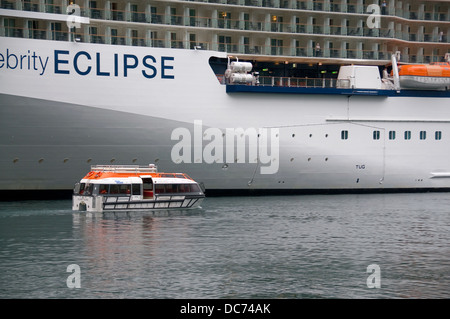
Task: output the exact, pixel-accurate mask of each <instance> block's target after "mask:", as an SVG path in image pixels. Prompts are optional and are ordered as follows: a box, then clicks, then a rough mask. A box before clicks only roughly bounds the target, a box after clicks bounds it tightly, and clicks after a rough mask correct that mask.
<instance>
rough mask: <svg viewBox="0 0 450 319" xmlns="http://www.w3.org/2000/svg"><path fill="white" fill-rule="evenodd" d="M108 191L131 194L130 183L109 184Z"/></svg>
mask: <svg viewBox="0 0 450 319" xmlns="http://www.w3.org/2000/svg"><path fill="white" fill-rule="evenodd" d="M109 193H110V194H112V195H130V194H131V185H130V184H113V185H110V187H109Z"/></svg>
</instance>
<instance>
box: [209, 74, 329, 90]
mask: <svg viewBox="0 0 450 319" xmlns="http://www.w3.org/2000/svg"><path fill="white" fill-rule="evenodd" d="M217 79H218V80H219V82H220V83H221V84H231V85H233V83H229V82H228V81H227V79H226V78H225V76H223V75H221V74H218V75H217ZM336 81H337V79H335V78H307V77H305V78H296V77H281V76H258V77H257V81H255V82H254V83H251V84H249V85H258V86H274V87H301V88H335V87H336ZM235 84H242V83H235Z"/></svg>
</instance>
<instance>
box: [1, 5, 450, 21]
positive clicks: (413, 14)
mask: <svg viewBox="0 0 450 319" xmlns="http://www.w3.org/2000/svg"><path fill="white" fill-rule="evenodd" d="M0 1H1V2H0V3H1V7H2V8H5V9H17V10H26V11H40V12H48V13H62V12H65V11H66V7H67V4H68V0H58V1H57V0H0ZM176 2H178V3H179V4H180V2H181V5H183V4H182V2H189V3H191V4H192V3H193V4H192V5H194V6H199V5H204V4H205V3H213V4H219V5H223V9H225V8H229V7H230V5H235V6H236V5H237V6H248V7H257V8H266V9H267V8H270V9H275V10H276V9H294V10H311V11H325V12H333V13H354V14H368V13H372V12H373V11H372V10H369V9H368V6H369V5H370V4H373V3H378V4H379V5H380V13H382V14H383V15H389V16H396V17H400V18H404V19H411V20H428V21H449V20H450V6H449V5H448V4H445V3H442V2H441V3H439V2H437V3H435V4H434V5H433V4H432V3H431V4H430V2H428V3H426V2H425V1H421V2H423V3H418V2H417V1H396V0H387V1H386V5H385V6H384V5H382V2H383V1H382V0H374V1H365V0H303V1H297V0H187V1H181V0H180V1H173V2H172V3H171V5H174V6H176V5H177V3H176ZM369 2H370V3H369ZM75 3H77V4H78V5H79V6H80V7H82V8H84V10H89V9H93V10H99V9H100V8H105V10H108V7H109V8H110V9H112V10H118V11H123V12H126V11H127V10H129V11H132V9H131V7H132V6H135V7H136V11H142V12H143V11H145V10H146V7H147V6H153V4H155V5H156V6H157V5H161V3H163V2H159V1H153V3H152V4H151V5H147V4H136V5H135V4H132V3H131V2H122V3H116V2H114V1H109V0H98V1H91V0H83V1H75ZM163 4H164V3H163ZM165 4H167V2H166V3H165ZM144 6H145V8H144ZM119 7H122V9H119ZM99 11H101V9H100V10H99ZM237 11H242V8H238V9H237Z"/></svg>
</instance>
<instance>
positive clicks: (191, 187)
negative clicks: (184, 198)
mask: <svg viewBox="0 0 450 319" xmlns="http://www.w3.org/2000/svg"><path fill="white" fill-rule="evenodd" d="M195 192H200V188H199V187H198V185H197V184H156V185H155V193H156V194H161V193H195Z"/></svg>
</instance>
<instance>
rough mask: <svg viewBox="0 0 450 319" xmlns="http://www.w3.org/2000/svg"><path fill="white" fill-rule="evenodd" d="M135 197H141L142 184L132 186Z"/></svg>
mask: <svg viewBox="0 0 450 319" xmlns="http://www.w3.org/2000/svg"><path fill="white" fill-rule="evenodd" d="M131 188H132V192H133V195H141V185H140V184H132V185H131Z"/></svg>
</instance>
